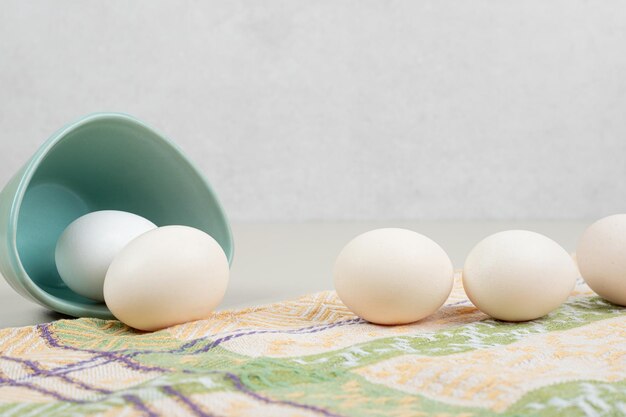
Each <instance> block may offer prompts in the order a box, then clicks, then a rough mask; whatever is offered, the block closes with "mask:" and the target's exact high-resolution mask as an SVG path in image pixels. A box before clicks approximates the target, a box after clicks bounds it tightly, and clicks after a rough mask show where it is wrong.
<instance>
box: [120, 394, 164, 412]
mask: <svg viewBox="0 0 626 417" xmlns="http://www.w3.org/2000/svg"><path fill="white" fill-rule="evenodd" d="M122 398H123V399H125V400H126V401H128V402H129V403H131V404H133V405H134V406H135V408H136V409H138V410H140V411H142V412H143V413H144V414H145V415H146V416H148V417H159V415H158V414H157V413H155V412H154V411H152V410H150V409H149V408H148V407H147V406H146V405H145V404H144V403H143V401H141V399H140V398H139V397H137V396H136V395H130V394H128V395H124V396H122Z"/></svg>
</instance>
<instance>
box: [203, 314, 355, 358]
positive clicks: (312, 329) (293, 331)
mask: <svg viewBox="0 0 626 417" xmlns="http://www.w3.org/2000/svg"><path fill="white" fill-rule="evenodd" d="M359 323H365V321H364V320H363V319H361V318H356V319H350V320H343V321H338V322H335V323H332V324H326V325H323V326H309V327H305V328H302V329H291V330H275V329H262V330H250V331H248V332H243V333H233V334H231V335H228V336H224V337H221V338H219V339H215V341H213V342H212V343H209V344H207V345H206V346H204V347H203V348H201V349H198V350H196V351H194V352H191V353H192V354H194V353H202V352H207V351H209V350H211V349H213V348H215V347H217V346H219V345H221V344H222V343H224V342H228V341H229V340H232V339H237V338H240V337H243V336H250V335H255V334H310V333H319V332H321V331H324V330H328V329H332V328H334V327H339V326H348V325H351V324H359Z"/></svg>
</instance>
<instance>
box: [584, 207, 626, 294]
mask: <svg viewBox="0 0 626 417" xmlns="http://www.w3.org/2000/svg"><path fill="white" fill-rule="evenodd" d="M576 261H577V262H578V269H579V270H580V274H581V275H582V277H583V278H584V279H585V281H586V282H587V284H588V285H589V287H591V289H592V290H594V291H595V292H596V293H597V294H598V295H599V296H600V297H602V298H604V299H606V300H608V301H610V302H612V303H614V304H619V305H622V306H626V214H616V215H614V216H609V217H605V218H603V219H600V220H598V221H597V222H595V223H594V224H592V225H591V226H589V228H587V230H585V232H584V233H583V235H582V237H581V238H580V241H579V243H578V248H577V249H576Z"/></svg>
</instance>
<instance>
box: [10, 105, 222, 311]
mask: <svg viewBox="0 0 626 417" xmlns="http://www.w3.org/2000/svg"><path fill="white" fill-rule="evenodd" d="M36 163H37V166H36V168H35V172H34V174H33V176H32V178H31V180H30V182H29V184H28V186H27V188H26V192H25V194H24V197H23V200H22V202H21V206H20V210H19V213H18V226H17V236H16V241H17V251H18V254H19V258H20V262H21V263H22V265H23V267H24V270H25V271H26V273H27V274H28V275H29V277H30V279H31V280H32V281H33V282H34V283H35V284H37V285H38V286H39V287H40V288H41V289H43V290H44V291H46V292H48V293H49V294H52V295H54V296H56V297H59V298H62V299H64V300H67V301H70V302H77V303H81V304H87V305H89V304H99V303H98V302H96V301H93V300H90V299H87V298H85V297H82V296H80V295H78V294H76V293H74V292H73V291H71V290H70V289H69V288H68V287H67V286H66V285H65V284H64V283H63V281H62V280H61V278H60V276H59V274H58V272H57V268H56V264H55V261H54V250H55V247H56V243H57V240H58V238H59V236H60V235H61V233H62V232H63V230H64V229H65V228H66V227H67V226H68V225H69V224H70V223H71V222H72V221H74V220H75V219H76V218H78V217H80V216H82V215H84V214H87V213H89V212H92V211H98V210H123V211H128V212H131V213H135V214H138V215H140V216H143V217H145V218H147V219H149V220H151V221H152V222H154V223H155V224H156V225H158V226H165V225H173V224H179V225H187V226H191V227H195V228H198V229H201V230H203V231H205V232H207V233H209V234H210V235H211V236H213V238H215V239H216V240H217V241H218V242H219V243H220V245H221V246H222V248H223V249H224V251H225V252H226V255H227V256H228V258H229V260H231V257H232V242H231V237H230V230H229V227H228V224H227V221H226V219H225V217H224V214H223V212H222V209H221V207H220V205H219V203H218V201H217V200H216V198H215V196H214V194H213V192H212V191H211V190H210V188H209V187H208V185H207V183H206V182H205V180H204V179H203V177H202V175H201V174H199V173H198V171H197V170H196V169H195V168H194V167H193V165H191V164H190V163H189V161H188V160H187V159H186V158H185V157H184V156H183V155H182V154H181V153H180V152H179V151H178V150H177V149H176V148H175V147H173V146H172V145H171V144H170V143H169V142H168V141H167V140H165V139H164V138H162V137H161V136H160V135H158V134H157V133H155V132H154V131H152V130H150V129H149V128H147V127H145V126H143V125H142V124H140V123H138V122H136V121H134V120H132V119H129V118H124V117H102V118H96V119H93V120H91V121H89V122H87V123H83V124H79V125H77V126H76V127H75V128H74V129H71V130H70V131H69V132H66V134H64V135H63V137H61V138H59V139H58V140H56V141H55V142H54V144H53V146H52V147H51V148H50V149H49V150H48V151H47V152H46V154H45V155H44V156H43V157H42V159H40V160H39V161H38V162H36ZM94 238H97V236H94Z"/></svg>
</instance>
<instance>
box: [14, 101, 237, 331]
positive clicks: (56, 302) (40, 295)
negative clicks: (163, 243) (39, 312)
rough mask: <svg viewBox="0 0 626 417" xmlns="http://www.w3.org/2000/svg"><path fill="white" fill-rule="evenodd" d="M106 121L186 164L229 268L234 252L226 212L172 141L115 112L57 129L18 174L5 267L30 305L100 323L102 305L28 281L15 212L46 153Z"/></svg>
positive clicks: (105, 315) (104, 308)
mask: <svg viewBox="0 0 626 417" xmlns="http://www.w3.org/2000/svg"><path fill="white" fill-rule="evenodd" d="M107 119H109V120H117V121H124V122H129V123H131V124H133V125H136V126H139V127H141V128H143V129H145V130H147V131H148V132H149V133H150V134H151V135H152V138H153V139H154V140H159V141H160V142H161V143H164V144H166V145H169V147H170V149H171V151H172V152H173V156H175V157H176V158H178V159H179V160H180V162H182V163H185V164H187V166H188V167H189V168H191V170H192V171H193V172H195V173H196V174H197V175H198V177H199V178H200V179H201V181H202V183H203V184H204V186H205V188H206V190H207V192H208V194H209V195H210V197H211V198H212V199H213V201H214V202H215V205H216V206H217V208H218V210H219V215H220V217H221V220H222V223H223V224H224V225H225V228H226V237H227V241H228V243H229V248H228V252H226V250H224V252H225V253H226V257H227V258H228V263H229V265H232V260H233V256H234V249H235V248H234V241H233V236H232V230H231V227H230V223H229V221H228V218H227V217H226V212H225V211H224V208H223V206H222V204H221V203H220V201H219V199H218V198H217V194H216V193H215V191H214V190H213V188H212V187H211V185H210V184H209V182H208V180H207V179H206V178H205V176H204V175H203V174H202V172H201V171H200V170H199V169H198V168H197V167H196V165H195V164H194V163H193V162H192V161H191V160H189V158H188V157H187V156H186V155H185V154H184V153H183V151H182V149H181V148H180V147H179V146H178V145H176V144H175V143H174V142H173V141H171V140H169V139H168V138H167V136H165V135H163V134H162V133H160V132H159V131H157V130H156V129H154V128H152V127H150V126H148V125H146V124H145V123H143V122H141V121H140V120H138V119H136V118H135V117H133V116H131V115H129V114H126V113H117V112H100V113H91V114H88V115H86V116H83V117H81V118H80V119H78V120H76V121H74V122H71V123H69V124H67V125H65V126H63V127H62V128H61V129H59V130H57V131H56V132H55V133H53V134H52V135H51V136H50V137H49V138H48V139H47V140H46V141H45V142H44V143H43V144H42V145H41V146H40V147H39V149H37V151H36V152H35V153H34V154H33V156H32V157H31V158H30V159H29V160H28V162H26V165H25V168H24V172H23V173H22V175H21V178H20V179H19V183H18V185H17V187H16V190H15V193H14V197H13V201H12V202H11V207H10V210H9V221H8V227H7V237H8V240H9V242H8V243H9V245H8V246H9V247H8V249H9V252H10V255H11V256H9V263H10V265H11V267H12V269H13V270H14V271H15V272H16V273H17V275H18V281H19V282H18V283H16V284H17V285H19V286H21V287H22V288H24V289H25V290H26V292H27V293H28V295H29V296H30V297H31V298H32V299H33V300H34V301H36V302H38V303H39V304H41V305H43V306H44V307H47V308H51V309H52V310H55V311H57V312H59V313H63V314H68V315H71V316H76V317H86V316H90V317H97V318H103V319H109V318H114V317H113V314H112V313H111V311H110V310H109V309H108V308H107V306H106V305H105V304H104V303H100V304H82V303H76V302H73V301H69V300H66V299H63V298H60V297H57V296H55V295H53V294H50V293H49V292H47V291H45V290H44V289H42V288H41V287H39V286H38V285H37V284H36V283H35V282H34V281H33V280H32V279H31V278H30V276H29V275H28V273H27V272H26V270H25V269H24V267H23V265H22V261H21V258H20V255H19V252H18V249H17V225H18V218H19V212H20V209H21V206H22V201H23V199H24V195H25V194H26V190H27V189H28V187H29V186H30V183H31V181H32V179H33V176H34V174H35V172H36V171H37V169H38V168H39V166H40V165H41V163H42V162H43V160H44V159H45V157H46V156H47V155H48V153H49V152H50V151H51V150H52V149H53V148H54V147H55V146H56V145H57V144H58V143H59V142H60V141H62V140H63V139H64V138H65V137H66V136H67V135H68V134H69V133H70V132H72V131H74V130H76V129H78V128H80V127H82V126H85V125H87V124H91V123H93V122H96V121H101V120H107ZM222 249H224V248H222ZM12 286H13V285H12Z"/></svg>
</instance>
